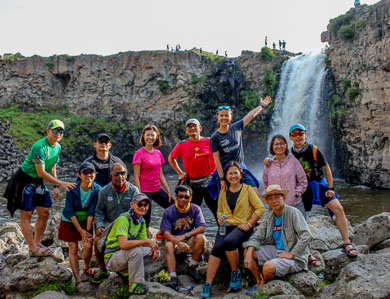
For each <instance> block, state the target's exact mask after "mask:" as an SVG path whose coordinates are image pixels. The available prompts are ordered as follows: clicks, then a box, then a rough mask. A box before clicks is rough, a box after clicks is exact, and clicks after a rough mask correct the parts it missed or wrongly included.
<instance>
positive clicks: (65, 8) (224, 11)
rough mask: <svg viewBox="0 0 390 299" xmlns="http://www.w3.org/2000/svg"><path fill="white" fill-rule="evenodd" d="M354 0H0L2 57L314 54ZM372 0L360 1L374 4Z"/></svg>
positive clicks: (374, 1) (0, 49) (0, 48)
mask: <svg viewBox="0 0 390 299" xmlns="http://www.w3.org/2000/svg"><path fill="white" fill-rule="evenodd" d="M353 2H354V1H353V0H327V1H320V0H296V1H288V0H267V1H266V0H241V1H232V0H223V1H222V0H197V1H187V0H111V1H107V0H105V1H101V0H94V1H91V0H77V1H76V0H67V1H57V0H0V54H3V53H9V52H10V53H16V52H20V53H22V54H23V55H25V56H31V55H34V54H38V55H41V56H51V55H54V54H70V55H79V54H82V53H83V54H101V55H110V54H115V53H118V52H126V51H139V50H158V49H165V47H166V44H167V43H169V44H170V45H173V46H175V45H176V44H177V43H180V44H181V48H182V49H191V48H193V47H197V48H199V47H202V48H203V50H206V51H212V52H215V51H216V50H217V49H219V53H220V54H223V53H224V51H225V50H227V52H228V56H231V57H232V56H238V55H240V53H241V51H242V50H252V51H259V50H260V49H261V47H262V46H264V37H265V36H268V40H269V42H268V45H269V46H270V45H272V42H274V41H275V43H278V41H279V39H281V40H283V39H284V40H286V43H287V46H286V49H287V50H289V51H292V52H304V53H307V52H313V53H317V52H320V50H321V48H323V47H324V44H323V43H321V41H320V36H321V32H322V31H325V30H326V27H327V25H328V23H329V20H330V19H332V18H334V17H337V16H338V15H340V14H343V13H345V12H347V11H348V10H349V9H350V8H351V7H352V6H353ZM377 2H378V0H362V1H361V3H362V4H374V3H377Z"/></svg>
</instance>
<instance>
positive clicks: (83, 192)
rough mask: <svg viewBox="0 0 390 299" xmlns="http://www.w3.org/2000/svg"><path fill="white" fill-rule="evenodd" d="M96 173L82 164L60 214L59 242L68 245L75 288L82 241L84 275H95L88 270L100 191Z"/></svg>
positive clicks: (90, 165) (78, 281)
mask: <svg viewBox="0 0 390 299" xmlns="http://www.w3.org/2000/svg"><path fill="white" fill-rule="evenodd" d="M95 177H96V170H95V167H94V166H93V164H92V163H89V162H84V163H82V164H81V165H80V169H79V173H78V178H79V179H80V180H79V181H77V186H76V188H74V189H70V190H69V191H68V192H67V193H66V201H65V207H64V209H63V210H62V215H61V216H62V219H61V223H60V227H59V229H58V239H60V240H63V241H65V242H68V247H69V263H70V267H71V268H72V271H73V275H74V277H75V279H76V284H78V283H80V282H81V279H80V273H79V246H78V242H79V241H82V244H83V247H84V252H83V262H84V272H85V273H87V274H89V275H91V276H93V275H95V274H96V273H95V272H96V271H93V270H92V268H91V267H90V262H91V256H92V247H93V238H92V237H93V232H92V223H93V218H94V216H95V207H96V204H97V200H98V193H99V191H100V189H101V187H100V186H99V185H98V184H96V183H95V182H94V180H95Z"/></svg>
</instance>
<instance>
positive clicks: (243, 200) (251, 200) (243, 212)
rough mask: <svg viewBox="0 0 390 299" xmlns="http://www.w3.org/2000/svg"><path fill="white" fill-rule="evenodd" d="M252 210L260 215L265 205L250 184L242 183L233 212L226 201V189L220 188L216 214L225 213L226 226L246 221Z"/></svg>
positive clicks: (251, 214) (250, 216) (249, 217)
mask: <svg viewBox="0 0 390 299" xmlns="http://www.w3.org/2000/svg"><path fill="white" fill-rule="evenodd" d="M253 212H255V214H256V215H257V216H259V217H261V215H263V214H264V212H265V207H264V205H263V202H262V201H261V199H260V198H259V197H258V196H257V194H256V192H255V190H253V188H252V187H251V186H249V185H245V184H243V185H242V189H241V192H240V195H239V196H238V199H237V203H236V207H235V209H234V213H232V211H231V210H230V208H229V205H228V203H227V200H226V191H225V190H221V192H220V193H219V199H218V211H217V216H218V217H219V216H221V215H223V214H225V215H226V226H238V225H240V224H244V223H248V221H249V220H250V219H251V218H252V216H253Z"/></svg>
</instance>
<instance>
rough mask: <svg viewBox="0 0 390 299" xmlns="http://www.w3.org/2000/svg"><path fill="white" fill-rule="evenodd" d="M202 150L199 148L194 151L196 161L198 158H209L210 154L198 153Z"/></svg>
mask: <svg viewBox="0 0 390 299" xmlns="http://www.w3.org/2000/svg"><path fill="white" fill-rule="evenodd" d="M199 150H200V148H199V147H195V148H194V151H195V159H196V158H198V157H199V156H207V155H208V153H198V151H199Z"/></svg>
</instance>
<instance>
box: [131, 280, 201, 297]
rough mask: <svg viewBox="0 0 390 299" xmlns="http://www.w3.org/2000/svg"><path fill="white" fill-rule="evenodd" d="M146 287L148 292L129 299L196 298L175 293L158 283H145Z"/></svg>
mask: <svg viewBox="0 0 390 299" xmlns="http://www.w3.org/2000/svg"><path fill="white" fill-rule="evenodd" d="M146 285H147V286H148V287H149V292H148V293H147V294H146V295H144V296H135V295H132V296H130V297H129V298H131V299H154V298H159V299H171V298H175V299H195V298H197V297H194V296H189V295H186V294H184V293H183V294H182V293H178V292H175V291H174V290H173V289H171V288H168V287H165V286H163V285H162V284H160V283H158V282H147V283H146Z"/></svg>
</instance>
